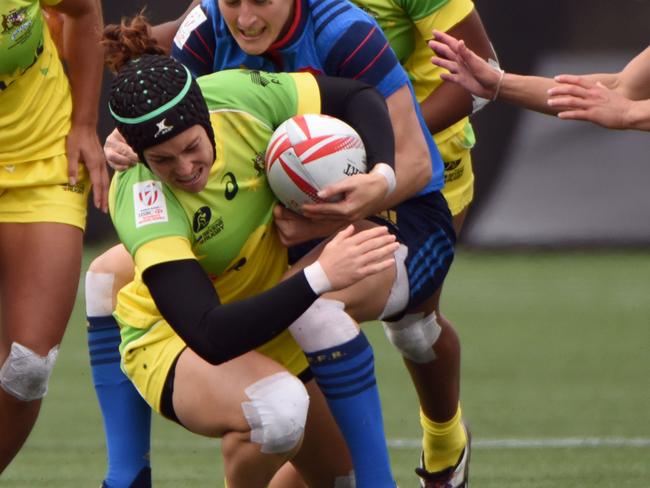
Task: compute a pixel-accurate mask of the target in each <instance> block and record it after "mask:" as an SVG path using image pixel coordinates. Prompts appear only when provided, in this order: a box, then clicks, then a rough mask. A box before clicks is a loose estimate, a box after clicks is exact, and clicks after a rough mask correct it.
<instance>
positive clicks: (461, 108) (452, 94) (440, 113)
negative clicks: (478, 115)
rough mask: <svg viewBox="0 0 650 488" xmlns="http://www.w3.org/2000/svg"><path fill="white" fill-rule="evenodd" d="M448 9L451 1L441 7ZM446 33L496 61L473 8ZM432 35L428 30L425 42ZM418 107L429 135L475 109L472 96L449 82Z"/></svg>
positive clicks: (445, 82) (482, 55)
mask: <svg viewBox="0 0 650 488" xmlns="http://www.w3.org/2000/svg"><path fill="white" fill-rule="evenodd" d="M450 7H453V2H450V3H448V4H447V5H446V6H445V7H442V8H450ZM425 25H427V24H425ZM447 33H448V34H450V35H452V36H454V37H456V38H458V39H464V40H465V43H466V45H467V46H468V47H469V48H470V49H472V50H473V51H474V52H475V53H476V54H477V55H478V56H480V57H481V58H483V59H494V60H496V59H497V58H496V54H495V53H494V50H493V48H492V44H491V43H490V40H489V38H488V35H487V33H486V32H485V28H484V27H483V23H482V21H481V18H480V16H479V14H478V12H477V11H476V9H472V10H471V12H470V13H469V14H468V15H467V16H465V17H464V18H463V19H462V20H460V22H458V23H457V24H455V25H454V26H452V27H451V28H450V29H449V30H447ZM431 36H432V31H431V30H430V29H429V30H428V32H427V35H426V36H425V39H427V40H429V39H430V38H431ZM420 107H421V108H422V114H423V115H424V119H425V120H426V122H427V126H428V127H429V130H430V131H431V133H432V134H436V133H438V132H440V131H441V130H443V129H446V128H447V127H450V126H451V125H452V124H454V123H456V122H458V121H459V120H460V119H462V118H463V117H466V116H467V115H469V114H471V113H472V111H473V110H474V104H473V97H472V94H471V93H470V92H469V91H467V90H466V89H464V88H463V87H462V86H460V85H458V84H456V83H451V82H448V81H443V82H442V84H441V85H440V86H438V87H437V88H436V89H435V90H434V91H433V92H432V93H431V94H430V95H429V96H428V97H427V98H425V99H424V100H422V102H420Z"/></svg>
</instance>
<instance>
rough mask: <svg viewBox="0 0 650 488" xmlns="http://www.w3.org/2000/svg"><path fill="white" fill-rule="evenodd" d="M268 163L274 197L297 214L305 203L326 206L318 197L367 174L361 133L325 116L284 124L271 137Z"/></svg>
mask: <svg viewBox="0 0 650 488" xmlns="http://www.w3.org/2000/svg"><path fill="white" fill-rule="evenodd" d="M265 159H266V176H267V179H268V181H269V185H270V186H271V189H272V190H273V193H275V195H276V196H277V197H278V200H280V201H281V202H282V203H284V205H286V206H287V207H289V208H290V209H291V210H293V211H295V212H300V206H301V205H302V204H304V203H313V202H323V200H322V199H320V198H319V197H318V195H317V193H318V191H320V190H322V189H323V188H325V187H326V186H328V185H331V184H332V183H336V182H338V181H340V180H342V179H343V178H347V177H348V176H352V175H355V174H358V173H365V172H366V170H367V167H366V150H365V148H364V146H363V141H362V140H361V137H360V136H359V134H358V133H357V131H355V130H354V129H353V128H352V127H350V126H349V125H348V124H346V123H345V122H343V121H342V120H339V119H337V118H335V117H330V116H328V115H321V114H305V115H296V116H295V117H292V118H290V119H288V120H286V121H284V122H283V123H282V124H281V125H280V126H279V127H278V128H277V129H276V130H275V132H274V133H273V136H271V140H270V142H269V145H268V147H267V149H266V158H265Z"/></svg>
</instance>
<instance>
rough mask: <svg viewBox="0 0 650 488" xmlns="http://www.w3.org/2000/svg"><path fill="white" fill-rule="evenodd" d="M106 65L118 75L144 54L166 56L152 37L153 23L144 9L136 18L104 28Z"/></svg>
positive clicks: (124, 19) (123, 19)
mask: <svg viewBox="0 0 650 488" xmlns="http://www.w3.org/2000/svg"><path fill="white" fill-rule="evenodd" d="M102 44H103V45H104V64H105V65H106V67H107V68H108V69H110V70H111V71H112V72H113V73H117V72H118V71H119V70H120V69H121V68H122V66H124V65H126V64H127V63H128V62H129V61H131V60H133V59H136V58H139V57H140V56H142V55H143V54H165V50H164V49H163V48H162V47H160V46H159V45H158V42H157V41H156V40H155V39H154V38H153V37H151V23H150V22H149V20H148V19H147V17H146V16H145V14H144V9H142V10H141V11H140V12H139V13H138V14H137V15H136V16H135V17H133V18H131V19H129V18H126V17H122V20H121V21H120V23H119V24H109V25H107V26H106V27H105V28H104V35H103V38H102Z"/></svg>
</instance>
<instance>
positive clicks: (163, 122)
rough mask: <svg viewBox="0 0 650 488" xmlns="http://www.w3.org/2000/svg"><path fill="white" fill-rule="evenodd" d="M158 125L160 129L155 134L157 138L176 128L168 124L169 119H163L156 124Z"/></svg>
mask: <svg viewBox="0 0 650 488" xmlns="http://www.w3.org/2000/svg"><path fill="white" fill-rule="evenodd" d="M156 127H157V128H158V131H157V132H156V133H155V134H154V136H153V138H154V139H157V138H158V137H159V136H164V135H165V134H167V133H168V132H169V131H170V130H172V129H173V128H174V126H173V125H167V119H162V120H161V121H160V122H158V123H157V124H156Z"/></svg>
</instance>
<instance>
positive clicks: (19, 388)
mask: <svg viewBox="0 0 650 488" xmlns="http://www.w3.org/2000/svg"><path fill="white" fill-rule="evenodd" d="M58 353H59V346H58V345H56V346H54V347H53V348H52V349H50V352H49V353H48V354H47V356H41V355H40V354H37V353H35V352H34V351H32V350H31V349H30V348H28V347H26V346H23V345H22V344H18V343H17V342H13V343H12V344H11V351H10V352H9V356H7V359H6V360H5V362H4V364H3V365H2V367H0V386H2V389H3V390H4V391H6V392H7V393H8V394H10V395H11V396H13V397H15V398H17V399H18V400H22V401H24V402H29V401H32V400H39V399H41V398H43V397H44V396H45V394H46V393H47V385H48V383H49V381H50V376H51V374H52V369H53V368H54V363H55V362H56V357H57V355H58Z"/></svg>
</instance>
